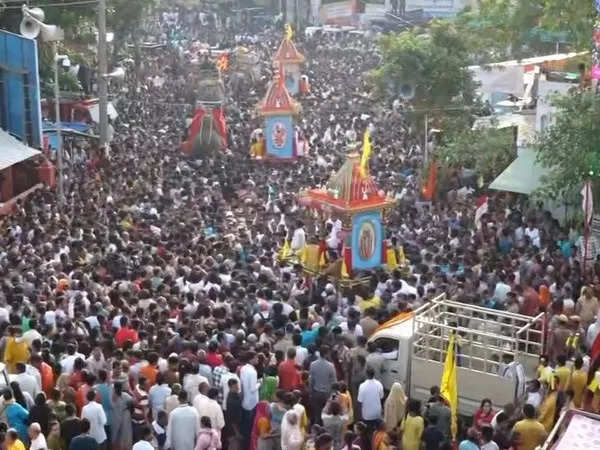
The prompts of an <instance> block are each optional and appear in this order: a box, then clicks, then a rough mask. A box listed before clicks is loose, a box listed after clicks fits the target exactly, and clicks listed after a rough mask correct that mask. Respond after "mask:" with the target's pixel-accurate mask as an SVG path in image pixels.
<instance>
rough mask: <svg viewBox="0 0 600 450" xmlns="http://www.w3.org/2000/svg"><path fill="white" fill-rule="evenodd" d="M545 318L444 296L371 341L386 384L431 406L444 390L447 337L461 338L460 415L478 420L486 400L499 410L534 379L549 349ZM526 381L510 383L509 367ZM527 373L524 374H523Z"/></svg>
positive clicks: (385, 327)
mask: <svg viewBox="0 0 600 450" xmlns="http://www.w3.org/2000/svg"><path fill="white" fill-rule="evenodd" d="M543 319H544V315H543V314H539V315H538V316H536V317H529V316H524V315H521V314H513V313H509V312H506V311H498V310H494V309H489V308H483V307H479V306H474V305H469V304H464V303H458V302H454V301H450V300H447V299H446V298H445V295H442V296H440V297H438V298H436V299H435V300H433V301H431V302H430V303H427V304H426V305H424V306H422V307H421V308H419V309H417V310H416V311H414V312H413V313H411V314H410V315H408V316H407V317H405V318H404V319H403V320H400V321H395V322H394V321H390V322H388V325H386V324H384V325H382V326H381V327H380V328H379V329H378V330H377V331H376V332H375V333H374V334H373V335H372V336H371V338H370V339H369V342H374V343H375V345H376V347H377V348H378V351H380V352H382V354H383V356H384V358H385V363H384V369H383V374H382V380H381V381H382V383H383V385H384V387H385V388H386V389H390V388H391V386H392V384H393V383H394V382H396V381H400V382H401V383H403V385H404V386H405V389H407V392H410V396H411V398H415V399H419V400H422V401H426V400H427V399H428V398H429V397H430V392H429V390H430V388H431V387H432V386H436V385H437V386H439V384H440V380H441V377H442V371H443V368H444V361H445V357H446V348H447V345H448V337H449V335H450V333H451V332H455V333H456V335H457V345H458V347H457V364H458V370H457V379H458V392H459V413H460V414H464V415H471V414H473V413H474V412H475V411H476V410H477V408H478V407H479V404H480V402H481V400H482V399H483V398H489V399H491V401H492V404H493V405H494V408H502V406H504V405H505V404H506V403H509V402H511V401H514V400H515V399H516V397H517V396H518V395H519V394H520V393H522V391H523V390H524V383H525V378H526V377H529V378H530V377H533V375H534V373H535V369H536V367H537V363H538V359H539V355H540V354H542V353H543V348H544V331H543V323H544V320H543ZM509 361H514V363H513V365H515V364H516V365H519V370H518V373H520V374H522V376H519V377H516V378H509V377H508V374H509V373H510V374H512V373H514V372H513V371H512V370H507V369H506V367H507V364H506V363H507V362H509ZM521 369H522V370H521Z"/></svg>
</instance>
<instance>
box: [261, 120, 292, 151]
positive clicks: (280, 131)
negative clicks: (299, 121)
mask: <svg viewBox="0 0 600 450" xmlns="http://www.w3.org/2000/svg"><path fill="white" fill-rule="evenodd" d="M266 122H267V124H266V125H267V127H266V128H267V129H266V134H265V138H266V141H267V155H268V156H269V157H271V158H292V157H293V154H294V153H293V150H294V126H293V124H292V118H291V116H269V117H267V119H266Z"/></svg>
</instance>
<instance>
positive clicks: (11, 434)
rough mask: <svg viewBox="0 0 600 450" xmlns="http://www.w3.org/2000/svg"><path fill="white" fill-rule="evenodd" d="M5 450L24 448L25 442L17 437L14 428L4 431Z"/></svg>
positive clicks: (21, 449) (20, 449)
mask: <svg viewBox="0 0 600 450" xmlns="http://www.w3.org/2000/svg"><path fill="white" fill-rule="evenodd" d="M6 450H25V444H23V441H21V440H20V439H19V434H18V433H17V430H15V429H14V428H10V429H9V430H8V431H7V432H6Z"/></svg>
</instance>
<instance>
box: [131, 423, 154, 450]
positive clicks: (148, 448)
mask: <svg viewBox="0 0 600 450" xmlns="http://www.w3.org/2000/svg"><path fill="white" fill-rule="evenodd" d="M141 436H142V438H141V439H140V440H139V441H137V442H136V443H135V444H133V447H132V448H131V450H154V447H153V446H152V430H151V429H150V427H149V426H146V425H144V427H143V428H142V430H141Z"/></svg>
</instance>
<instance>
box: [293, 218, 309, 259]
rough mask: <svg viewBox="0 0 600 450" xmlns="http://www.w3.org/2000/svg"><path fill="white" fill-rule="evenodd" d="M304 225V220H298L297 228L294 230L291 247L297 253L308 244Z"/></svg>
mask: <svg viewBox="0 0 600 450" xmlns="http://www.w3.org/2000/svg"><path fill="white" fill-rule="evenodd" d="M303 227H304V225H303V224H302V222H300V221H298V225H297V228H296V229H295V230H294V234H293V235H292V243H291V244H290V247H291V249H292V252H294V253H297V252H299V251H300V250H302V249H303V248H304V246H305V245H306V233H305V232H304V228H303Z"/></svg>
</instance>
